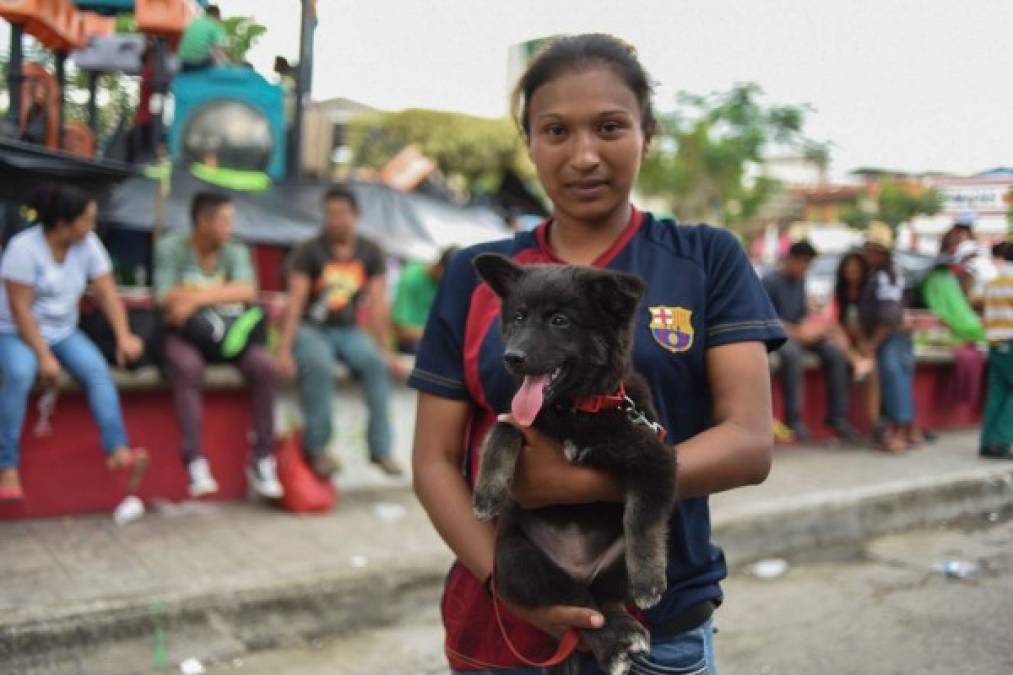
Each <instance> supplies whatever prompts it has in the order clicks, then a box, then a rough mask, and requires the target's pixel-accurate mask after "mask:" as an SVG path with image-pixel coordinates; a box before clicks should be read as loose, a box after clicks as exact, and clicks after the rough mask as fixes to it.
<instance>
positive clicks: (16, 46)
mask: <svg viewBox="0 0 1013 675" xmlns="http://www.w3.org/2000/svg"><path fill="white" fill-rule="evenodd" d="M23 35H24V28H22V27H21V24H19V23H12V24H11V57H10V61H8V63H7V92H8V101H9V102H10V105H9V107H8V109H7V121H8V122H10V123H11V124H12V125H13V126H14V127H15V128H17V127H18V126H19V125H20V123H21V81H22V80H23V79H24V78H23V77H22V75H21V67H22V63H23V62H24V46H23V44H22V39H21V38H22V36H23Z"/></svg>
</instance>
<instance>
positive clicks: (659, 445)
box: [474, 253, 675, 675]
mask: <svg viewBox="0 0 1013 675" xmlns="http://www.w3.org/2000/svg"><path fill="white" fill-rule="evenodd" d="M474 264H475V267H476V268H477V270H478V273H479V275H480V276H481V277H482V278H483V279H484V280H485V281H486V282H487V283H488V284H489V286H490V287H491V288H492V289H493V291H495V292H496V294H497V295H499V296H500V297H501V298H502V312H501V316H502V321H503V337H504V340H505V343H506V350H505V353H504V356H503V358H504V361H505V362H506V368H507V370H508V371H510V373H511V374H513V375H514V376H516V377H517V379H518V380H519V382H520V387H519V389H518V391H517V393H516V394H515V396H514V398H513V403H512V415H513V418H514V420H515V421H516V422H517V423H518V424H520V425H522V426H534V427H535V428H537V429H539V430H541V431H542V432H544V433H546V434H547V435H548V436H550V437H551V438H553V439H555V440H556V441H558V442H559V443H561V444H562V445H563V449H564V452H565V454H566V458H567V459H568V460H569V461H571V462H573V463H575V464H582V465H586V466H590V467H594V468H597V469H600V470H603V471H606V472H608V473H609V474H611V475H612V476H613V477H614V478H615V480H616V482H617V483H618V485H619V486H620V487H621V488H622V492H623V496H624V501H623V502H622V503H615V504H612V503H603V502H599V503H593V504H579V505H566V506H562V505H561V506H551V507H547V508H541V509H531V510H525V509H522V508H521V507H520V506H518V505H517V504H516V503H515V502H513V501H511V499H510V484H511V481H512V479H513V475H514V467H515V464H516V461H517V457H518V454H519V452H520V450H521V447H522V445H523V443H524V437H523V436H522V435H521V433H520V432H519V431H518V430H517V429H516V428H515V427H513V426H511V425H509V424H504V423H497V424H496V425H495V426H493V428H492V429H491V430H490V431H489V434H488V436H487V437H486V440H485V443H484V445H483V447H482V452H481V464H480V466H479V474H478V481H477V485H476V487H475V493H474V508H475V513H476V514H477V515H478V517H479V518H481V519H483V520H488V519H491V518H495V517H498V518H499V532H498V538H497V541H496V576H495V584H496V591H497V593H498V595H500V596H501V597H502V598H503V599H505V600H507V601H509V602H512V603H514V604H517V605H520V606H527V607H542V606H549V605H576V606H582V607H590V608H594V609H596V610H599V611H601V612H602V614H603V615H604V616H605V626H604V627H603V628H601V629H599V630H594V631H585V632H584V636H583V637H584V640H585V642H586V643H587V644H588V646H590V648H591V650H592V652H593V653H594V655H595V658H596V659H597V660H598V663H599V665H600V666H601V667H602V669H603V670H604V671H605V672H607V673H609V674H610V675H612V674H617V673H619V674H621V673H626V672H627V671H628V669H629V667H630V663H631V658H632V656H633V655H635V654H638V653H641V654H643V653H646V652H647V651H648V650H649V644H650V642H649V637H648V635H647V631H646V630H645V629H644V628H643V626H641V625H640V624H639V623H638V622H637V621H636V620H635V619H634V618H633V617H632V616H631V615H630V614H629V613H628V612H627V611H626V609H625V604H626V603H627V602H628V601H632V602H635V603H636V604H637V606H639V607H641V608H646V607H650V606H652V605H654V604H656V603H657V602H658V600H659V599H660V598H661V594H662V593H663V592H664V590H665V586H666V580H665V567H666V562H667V560H666V550H667V537H668V519H669V515H670V514H671V511H672V507H673V505H674V503H675V455H674V453H673V452H672V450H671V449H670V448H667V447H666V446H665V445H664V443H663V442H662V440H661V438H660V437H659V432H661V428H660V426H659V425H658V424H657V423H656V421H655V420H657V415H656V413H655V411H654V408H653V406H652V404H651V395H650V390H649V389H648V387H647V384H646V382H644V381H643V379H642V378H641V377H640V376H638V375H636V374H635V373H634V372H633V371H632V363H631V361H632V346H633V320H634V317H635V316H636V314H637V309H638V305H639V303H640V300H641V297H642V296H643V293H644V283H643V282H642V281H641V280H640V279H639V278H637V277H634V276H631V275H628V274H621V273H618V272H612V271H607V270H601V269H595V268H590V267H576V266H563V265H518V264H515V263H514V262H512V261H511V260H509V259H508V258H505V257H503V256H500V255H496V254H491V253H488V254H483V255H479V256H478V257H476V258H475V261H474ZM598 407H600V408H601V410H599V411H597V412H592V410H593V409H594V408H598Z"/></svg>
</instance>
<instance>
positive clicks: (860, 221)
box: [837, 204, 872, 230]
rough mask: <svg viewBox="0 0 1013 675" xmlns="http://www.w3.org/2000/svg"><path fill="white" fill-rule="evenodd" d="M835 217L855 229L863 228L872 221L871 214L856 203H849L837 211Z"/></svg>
mask: <svg viewBox="0 0 1013 675" xmlns="http://www.w3.org/2000/svg"><path fill="white" fill-rule="evenodd" d="M837 217H838V218H839V219H840V220H841V222H842V223H844V224H845V225H847V226H848V227H853V228H855V229H856V230H864V229H865V228H867V227H868V226H869V223H871V222H872V214H871V213H869V212H868V211H866V210H865V209H863V208H862V207H861V206H858V205H857V204H849V205H848V206H845V207H844V208H842V209H841V210H840V212H838V214H837Z"/></svg>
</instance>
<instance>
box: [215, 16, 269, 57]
mask: <svg viewBox="0 0 1013 675" xmlns="http://www.w3.org/2000/svg"><path fill="white" fill-rule="evenodd" d="M222 27H223V28H224V29H225V35H226V42H225V53H226V54H227V55H228V57H229V61H231V62H232V63H243V62H245V61H246V53H247V52H248V51H250V49H252V48H253V46H254V45H255V44H257V41H258V40H259V39H260V36H262V35H263V34H264V33H266V32H267V27H266V26H264V25H262V24H259V23H257V21H256V19H254V17H252V16H230V17H227V18H224V19H222Z"/></svg>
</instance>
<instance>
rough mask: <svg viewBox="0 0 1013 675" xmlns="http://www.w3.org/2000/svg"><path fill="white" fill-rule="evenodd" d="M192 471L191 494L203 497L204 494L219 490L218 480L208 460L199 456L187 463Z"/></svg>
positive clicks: (189, 470)
mask: <svg viewBox="0 0 1013 675" xmlns="http://www.w3.org/2000/svg"><path fill="white" fill-rule="evenodd" d="M186 468H187V471H188V472H189V473H190V496H191V497H203V496H204V495H210V494H214V493H215V492H218V481H216V480H215V477H214V476H212V475H211V467H210V466H208V460H207V459H205V458H204V457H198V458H197V459H195V460H193V461H192V462H190V463H189V464H187V465H186Z"/></svg>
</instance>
